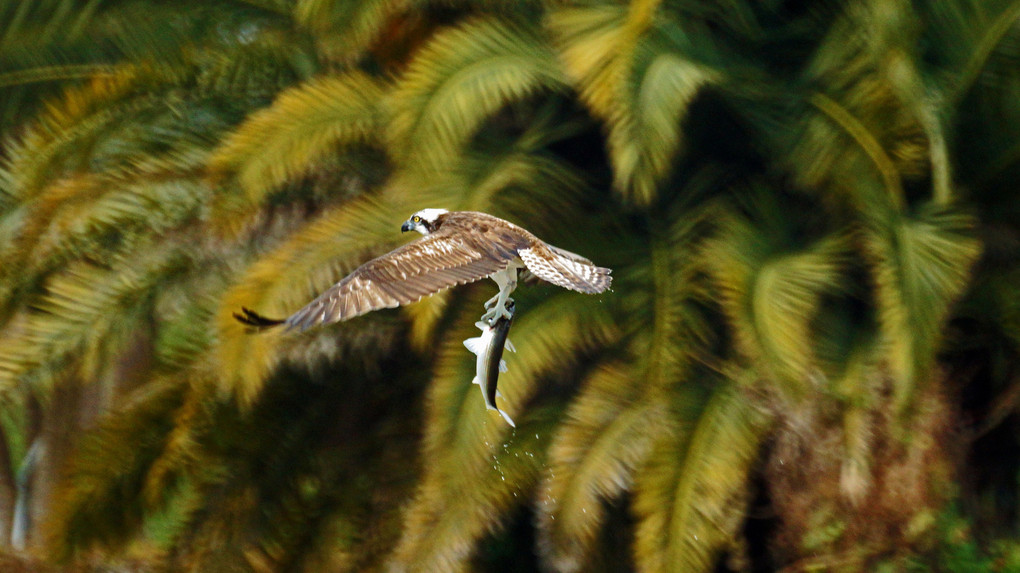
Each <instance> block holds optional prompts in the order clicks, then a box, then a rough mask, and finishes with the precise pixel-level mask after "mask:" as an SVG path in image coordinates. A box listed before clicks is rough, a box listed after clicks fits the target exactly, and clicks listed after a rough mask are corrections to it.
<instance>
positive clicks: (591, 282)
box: [519, 243, 613, 294]
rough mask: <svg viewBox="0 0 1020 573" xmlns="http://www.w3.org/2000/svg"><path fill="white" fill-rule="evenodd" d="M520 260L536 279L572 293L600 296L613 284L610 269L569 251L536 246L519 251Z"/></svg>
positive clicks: (539, 244)
mask: <svg viewBox="0 0 1020 573" xmlns="http://www.w3.org/2000/svg"><path fill="white" fill-rule="evenodd" d="M519 253H520V257H521V260H522V261H524V264H525V266H527V267H528V270H529V271H530V272H531V273H532V274H534V275H535V276H536V277H538V278H540V279H542V280H544V281H548V282H551V283H552V284H554V285H557V286H561V287H563V288H567V289H570V290H575V291H578V292H583V293H587V294H596V293H600V292H602V291H604V290H606V289H607V288H609V285H610V284H612V282H613V277H611V276H609V274H610V273H611V272H613V271H612V270H610V269H607V268H604V267H597V266H595V265H593V264H592V263H591V261H589V260H588V259H586V258H584V257H582V256H580V255H576V254H574V253H571V252H570V251H567V250H564V249H560V248H559V247H553V246H552V245H546V244H543V243H536V244H533V245H532V246H531V247H529V248H526V249H520V251H519Z"/></svg>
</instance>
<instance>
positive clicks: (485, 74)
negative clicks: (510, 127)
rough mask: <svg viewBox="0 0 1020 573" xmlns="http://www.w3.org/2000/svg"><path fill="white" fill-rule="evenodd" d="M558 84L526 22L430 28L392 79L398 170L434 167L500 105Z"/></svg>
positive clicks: (443, 165)
mask: <svg viewBox="0 0 1020 573" xmlns="http://www.w3.org/2000/svg"><path fill="white" fill-rule="evenodd" d="M563 88H564V85H563V78H562V75H561V72H560V69H559V65H558V63H557V62H556V58H555V56H554V55H553V53H552V50H551V49H550V48H549V46H548V45H547V43H546V42H545V40H544V39H543V38H542V36H541V34H540V33H539V31H538V30H537V29H536V28H535V27H534V26H533V25H529V24H526V23H518V22H507V21H506V20H503V19H498V18H492V17H490V18H484V17H483V18H476V19H473V20H470V21H468V22H466V23H464V24H462V25H459V26H456V27H453V28H449V29H444V30H442V31H440V32H437V33H436V35H435V36H434V37H433V38H432V39H431V40H430V41H429V43H428V44H427V45H426V46H425V47H424V48H422V49H421V50H420V51H419V52H418V53H417V54H416V56H415V58H414V59H413V60H412V61H411V63H410V65H409V66H408V69H407V71H406V72H405V73H404V74H403V75H402V76H401V77H400V78H399V79H398V81H397V84H396V86H395V89H394V92H393V99H392V106H393V107H392V121H391V123H390V126H389V134H388V135H389V141H390V146H389V148H390V150H391V152H392V153H393V155H394V156H395V157H396V158H397V159H398V161H399V162H400V164H401V165H402V166H404V167H405V168H406V169H411V170H413V171H415V172H418V173H424V174H430V175H431V174H436V173H441V172H442V171H443V170H444V169H448V168H449V167H450V166H451V164H453V163H454V161H455V159H456V158H457V157H458V156H459V154H460V153H461V152H462V150H463V148H464V146H465V145H466V144H467V143H468V142H469V141H470V139H471V138H472V137H473V136H474V135H475V133H476V132H477V130H478V129H479V127H480V126H481V124H482V122H483V121H485V120H486V119H489V118H490V117H492V116H493V115H494V114H496V112H498V111H499V110H500V109H502V108H503V107H504V106H506V105H507V104H510V103H513V102H516V101H522V100H525V99H528V98H530V97H532V96H535V95H537V94H541V93H544V92H551V91H555V90H562V89H563Z"/></svg>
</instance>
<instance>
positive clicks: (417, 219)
mask: <svg viewBox="0 0 1020 573" xmlns="http://www.w3.org/2000/svg"><path fill="white" fill-rule="evenodd" d="M411 220H412V221H414V222H415V223H421V217H419V216H418V215H415V216H414V217H411Z"/></svg>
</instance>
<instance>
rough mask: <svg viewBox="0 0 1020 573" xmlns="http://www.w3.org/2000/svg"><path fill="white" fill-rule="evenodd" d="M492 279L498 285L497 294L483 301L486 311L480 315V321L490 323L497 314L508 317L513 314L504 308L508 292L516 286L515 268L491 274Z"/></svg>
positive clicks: (508, 297) (508, 298)
mask: <svg viewBox="0 0 1020 573" xmlns="http://www.w3.org/2000/svg"><path fill="white" fill-rule="evenodd" d="M492 280H494V281H496V284H497V285H499V294H497V295H496V296H494V297H492V298H490V299H489V300H488V301H486V302H485V308H486V312H485V314H483V315H482V321H484V322H487V323H489V324H492V322H493V321H494V320H495V319H496V317H497V316H502V317H503V318H506V319H509V318H511V317H512V316H513V315H512V314H511V313H510V311H508V310H507V309H506V304H507V302H508V301H509V300H511V299H510V293H512V292H513V291H514V289H515V288H517V269H516V268H512V267H509V268H507V269H504V270H502V271H500V272H498V273H495V274H493V275H492Z"/></svg>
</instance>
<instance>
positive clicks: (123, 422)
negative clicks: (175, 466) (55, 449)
mask: <svg viewBox="0 0 1020 573" xmlns="http://www.w3.org/2000/svg"><path fill="white" fill-rule="evenodd" d="M186 391H187V384H186V383H183V381H182V379H180V378H177V379H173V378H170V379H164V380H161V381H157V382H154V383H151V384H148V385H146V386H145V388H144V389H143V390H142V391H140V392H139V393H138V394H137V395H135V396H133V397H132V398H131V399H130V401H129V402H128V404H127V405H125V406H124V407H123V408H122V409H120V410H119V411H117V412H115V413H112V414H110V415H108V416H106V417H105V418H104V419H103V420H102V421H101V422H100V425H99V427H98V428H97V429H96V430H95V431H93V432H91V433H89V434H88V435H87V437H86V438H85V439H83V441H82V443H81V445H80V446H79V451H78V455H76V456H75V457H73V458H72V464H71V467H70V469H69V470H68V472H69V474H68V475H69V478H68V480H67V481H64V482H63V483H62V486H61V489H60V490H59V491H58V493H57V496H58V499H59V500H60V502H59V503H56V504H55V505H54V507H55V508H56V511H54V512H52V513H50V514H49V515H48V516H47V527H46V528H45V531H47V533H48V537H47V540H46V546H47V553H48V554H49V555H50V556H52V557H53V558H55V559H57V560H59V561H67V560H69V559H70V558H71V557H72V556H73V555H76V554H81V553H84V552H86V551H88V550H90V549H92V548H94V547H96V546H100V547H103V548H104V549H106V550H110V549H113V548H115V547H122V546H123V545H124V544H125V543H126V542H127V541H128V540H129V539H131V538H132V537H133V536H134V535H136V534H137V531H138V529H139V528H140V526H141V523H142V522H143V520H144V518H145V514H146V513H148V512H153V511H156V510H157V509H159V507H160V506H161V505H162V503H164V502H165V501H166V500H167V499H168V498H169V497H170V495H171V492H172V491H173V488H172V481H164V483H163V485H164V487H163V489H162V490H161V491H160V492H159V495H158V496H154V497H145V496H142V495H141V492H142V489H143V484H144V483H145V482H146V479H145V476H146V474H147V472H148V469H149V467H150V465H151V464H152V463H153V461H154V460H156V459H157V458H158V457H159V456H160V455H161V454H162V453H163V450H164V448H165V446H166V440H167V436H168V435H169V434H170V431H171V428H172V427H173V418H174V412H175V411H176V410H177V409H178V408H179V407H180V405H181V404H182V401H183V399H184V395H185V393H186Z"/></svg>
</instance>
